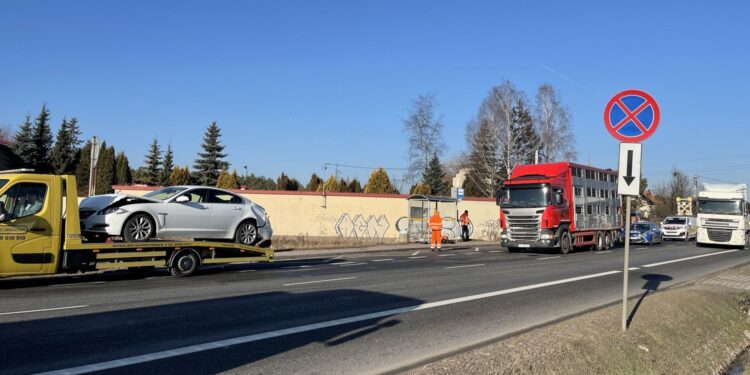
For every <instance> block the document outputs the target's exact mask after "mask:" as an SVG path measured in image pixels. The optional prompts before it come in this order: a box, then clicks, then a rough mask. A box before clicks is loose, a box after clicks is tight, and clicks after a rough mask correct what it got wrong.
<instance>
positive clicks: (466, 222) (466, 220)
mask: <svg viewBox="0 0 750 375" xmlns="http://www.w3.org/2000/svg"><path fill="white" fill-rule="evenodd" d="M461 225H469V214H461Z"/></svg>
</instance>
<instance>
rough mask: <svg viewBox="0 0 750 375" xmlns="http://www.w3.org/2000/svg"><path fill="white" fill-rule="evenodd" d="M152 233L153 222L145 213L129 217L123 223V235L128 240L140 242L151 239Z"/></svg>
mask: <svg viewBox="0 0 750 375" xmlns="http://www.w3.org/2000/svg"><path fill="white" fill-rule="evenodd" d="M153 233H154V224H153V222H152V221H151V219H150V218H149V217H148V216H146V215H145V214H137V215H134V216H133V217H131V218H129V219H128V221H127V222H126V223H125V230H124V231H123V237H125V240H127V241H128V242H141V241H148V240H149V239H151V237H152V236H153Z"/></svg>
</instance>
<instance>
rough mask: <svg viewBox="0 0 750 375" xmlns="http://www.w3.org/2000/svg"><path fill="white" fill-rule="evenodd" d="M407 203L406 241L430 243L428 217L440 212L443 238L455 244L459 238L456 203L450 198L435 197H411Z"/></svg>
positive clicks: (459, 228)
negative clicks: (434, 212) (407, 223)
mask: <svg viewBox="0 0 750 375" xmlns="http://www.w3.org/2000/svg"><path fill="white" fill-rule="evenodd" d="M406 199H407V201H408V203H409V204H408V206H409V212H408V213H407V215H406V217H408V218H409V227H408V230H407V236H406V238H407V241H408V242H417V243H428V242H429V241H430V235H431V234H432V233H431V231H430V223H429V220H430V216H432V212H433V211H434V210H436V209H437V210H438V211H440V216H441V217H442V218H443V238H444V239H447V241H448V242H456V241H457V240H458V239H459V238H461V225H460V224H459V222H458V216H459V215H458V201H457V200H456V199H453V198H450V197H439V196H435V195H421V194H420V195H412V196H409V198H406Z"/></svg>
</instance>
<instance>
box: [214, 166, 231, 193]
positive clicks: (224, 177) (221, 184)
mask: <svg viewBox="0 0 750 375" xmlns="http://www.w3.org/2000/svg"><path fill="white" fill-rule="evenodd" d="M216 187H217V188H221V189H234V185H233V184H232V175H231V174H229V171H227V170H226V169H222V170H221V172H219V177H218V178H217V179H216Z"/></svg>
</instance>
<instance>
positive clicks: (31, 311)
mask: <svg viewBox="0 0 750 375" xmlns="http://www.w3.org/2000/svg"><path fill="white" fill-rule="evenodd" d="M86 307H89V305H78V306H65V307H52V308H49V309H37V310H24V311H10V312H4V313H0V316H4V315H18V314H31V313H38V312H45V311H60V310H72V309H83V308H86Z"/></svg>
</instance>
